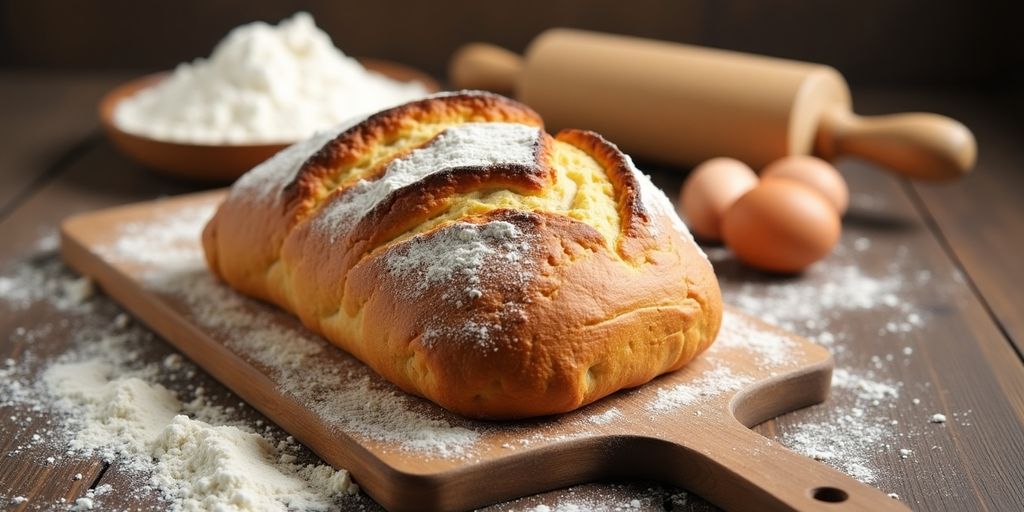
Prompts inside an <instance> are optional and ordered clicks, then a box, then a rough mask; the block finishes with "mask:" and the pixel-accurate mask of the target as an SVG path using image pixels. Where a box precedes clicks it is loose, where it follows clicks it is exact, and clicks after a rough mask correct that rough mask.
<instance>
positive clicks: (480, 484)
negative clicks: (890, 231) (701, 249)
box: [61, 191, 906, 511]
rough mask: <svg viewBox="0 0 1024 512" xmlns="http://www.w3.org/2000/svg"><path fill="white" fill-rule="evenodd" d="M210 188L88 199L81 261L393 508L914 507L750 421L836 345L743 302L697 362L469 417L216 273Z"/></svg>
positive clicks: (820, 368)
mask: <svg viewBox="0 0 1024 512" xmlns="http://www.w3.org/2000/svg"><path fill="white" fill-rule="evenodd" d="M222 197H223V192H222V191H215V192H207V193H201V194H193V195H188V196H181V197H176V198H171V199H163V200H158V201H153V202H148V203H140V204H135V205H129V206H124V207H119V208H112V209H107V210H102V211H98V212H92V213H86V214H82V215H77V216H75V217H72V218H70V219H68V220H67V221H65V223H64V225H63V227H62V233H61V234H62V240H61V250H62V253H63V255H64V259H65V260H66V261H67V262H68V264H69V265H71V266H72V267H74V268H76V269H77V270H78V271H80V272H81V273H83V274H85V275H88V276H90V277H91V278H93V279H94V280H95V281H96V282H97V283H98V284H99V285H100V286H101V287H102V288H103V289H104V290H105V291H106V292H107V293H108V294H109V295H110V296H111V297H113V298H114V299H115V300H117V301H119V302H120V303H121V304H122V305H124V307H126V308H127V309H128V310H129V311H131V312H132V313H133V314H134V315H135V316H136V317H137V318H138V319H140V320H141V321H143V322H145V323H146V324H148V325H149V326H150V327H151V328H152V329H154V330H155V331H156V332H158V333H159V334H160V335H161V336H163V337H164V338H166V339H167V340H168V341H169V342H170V343H172V344H173V345H174V346H175V347H177V348H178V349H179V350H180V351H181V352H183V353H184V354H185V355H187V356H188V357H189V358H191V359H192V360H193V361H195V362H196V363H197V364H198V365H199V366H201V367H202V368H203V369H205V370H206V371H207V372H209V373H210V374H212V375H213V376H214V377H216V378H217V379H218V380H220V381H221V382H222V383H224V384H225V385H226V386H227V387H229V388H231V389H232V390H233V391H234V392H235V393H237V394H238V395H239V396H241V397H242V398H243V399H245V400H246V401H247V402H248V403H249V404H251V405H252V406H253V407H255V408H256V409H258V410H260V411H261V412H262V413H263V414H265V415H266V416H267V417H269V418H270V419H271V420H273V421H274V422H276V423H277V424H279V425H280V426H281V427H283V428H284V429H285V430H287V431H288V432H289V433H291V434H292V435H294V436H295V437H296V438H297V439H298V440H300V441H301V442H302V443H304V444H305V445H307V446H309V447H310V448H311V449H313V451H315V452H316V453H317V454H319V455H320V456H321V457H322V458H323V459H324V460H326V461H327V462H329V463H330V464H332V465H334V466H336V467H342V468H346V469H348V470H349V471H350V472H351V474H352V475H353V477H354V478H355V480H356V481H357V482H358V483H359V485H360V487H361V488H362V489H363V490H364V491H365V492H366V493H367V494H369V495H370V496H371V497H373V498H374V499H375V500H377V501H378V502H380V503H381V504H382V505H383V506H384V507H386V508H388V509H389V510H396V511H403V510H462V509H469V508H473V507H478V506H482V505H487V504H491V503H495V502H499V501H502V500H507V499H511V498H515V497H518V496H523V495H528V494H533V493H538V492H541V491H545V490H550V489H555V488H560V487H565V486H568V485H571V484H575V483H579V482H586V481H594V480H600V479H608V478H626V477H629V478H642V479H652V480H659V481H663V482H667V483H670V484H674V485H678V486H681V487H684V488H686V489H688V490H690V491H693V492H695V493H697V494H699V495H701V496H702V497H704V498H706V499H708V500H710V501H711V502H713V503H715V504H717V505H719V506H722V507H724V508H726V509H731V510H833V509H835V510H871V511H878V510H906V508H905V507H904V506H903V505H902V504H900V503H899V502H897V501H895V500H892V499H889V498H888V497H887V496H886V495H885V494H883V493H881V492H879V491H878V490H876V489H873V488H871V487H868V486H866V485H864V484H861V483H859V482H857V481H855V480H853V479H851V478H849V477H848V476H846V475H844V474H842V473H840V472H838V471H836V470H834V469H831V468H829V467H827V466H824V465H822V464H820V463H817V462H815V461H813V460H811V459H809V458H806V457H803V456H801V455H799V454H796V453H794V452H791V451H789V450H787V449H786V448H784V447H782V446H780V445H779V444H778V443H776V442H773V441H771V440H768V439H766V438H764V437H762V436H760V435H758V434H756V433H754V432H752V431H750V430H749V428H748V427H749V426H752V425H755V424H757V423H760V422H762V421H764V420H766V419H769V418H773V417H775V416H777V415H780V414H783V413H785V412H788V411H792V410H794V409H797V408H800V407H804V406H807V405H810V404H814V403H818V402H821V401H823V400H825V398H826V397H827V395H828V391H829V384H830V379H831V373H832V358H831V356H830V355H829V353H828V352H827V351H826V350H825V349H823V348H821V347H819V346H817V345H815V344H813V343H811V342H809V341H807V340H804V339H802V338H799V337H796V336H793V335H792V334H788V333H785V332H782V331H779V330H777V329H774V328H772V327H770V326H768V325H766V324H763V323H761V322H759V321H757V320H754V319H752V318H749V317H747V316H745V315H743V314H741V313H738V312H736V311H734V310H731V309H730V310H728V311H727V312H726V316H725V321H724V324H723V330H722V333H721V334H720V336H719V339H718V340H717V342H716V344H715V345H714V346H713V347H712V348H711V349H710V350H709V351H708V352H706V353H705V354H703V355H702V356H700V357H699V358H698V359H697V360H695V361H694V362H693V363H691V364H690V365H689V366H687V367H686V368H684V369H683V370H680V371H678V372H675V373H672V374H670V375H666V376H663V377H661V378H659V379H656V380H654V381H652V382H650V383H648V384H646V385H644V386H642V387H640V388H637V389H633V390H628V391H624V392H620V393H617V394H615V395H613V396H611V397H608V398H605V399H603V400H600V401H598V402H597V403H595V404H592V405H590V406H588V407H585V408H583V409H580V410H578V411H574V412H572V413H569V414H564V415H560V416H557V417H547V418H541V419H536V420H530V421H518V422H480V421H471V420H467V419H464V418H461V417H459V416H456V415H454V414H451V413H448V412H447V411H445V410H443V409H441V408H439V407H437V406H435V405H433V404H432V403H430V402H428V401H425V400H422V399H419V398H416V397H412V396H409V395H407V394H404V393H402V392H401V391H399V390H397V388H395V387H393V386H391V385H390V384H388V383H387V382H386V381H383V379H381V378H379V377H377V376H376V374H374V373H373V371H372V370H370V369H369V368H367V367H366V366H364V365H362V364H361V363H359V362H358V361H357V360H355V359H353V358H352V357H351V356H349V355H347V354H346V353H344V352H343V351H341V350H339V349H336V348H334V347H333V346H331V345H329V344H327V343H326V342H324V341H323V340H322V339H320V338H318V337H316V336H315V335H313V334H312V333H310V332H309V331H307V330H305V329H304V328H302V327H301V325H299V324H298V323H297V322H296V321H295V320H294V319H293V318H292V317H291V316H290V315H288V314H286V313H284V312H282V311H280V310H277V309H275V308H273V307H271V306H268V305H265V304H263V303H260V302H257V301H254V300H251V299H248V298H246V297H243V296H241V295H239V294H237V293H235V292H234V291H233V290H231V289H229V288H227V287H225V286H224V285H222V284H220V283H219V282H217V281H216V280H214V279H213V278H212V277H211V276H210V275H209V274H208V273H207V272H206V269H205V267H204V265H203V261H202V252H201V249H200V245H199V233H200V230H201V229H202V226H203V225H204V223H205V220H206V219H207V218H208V217H209V215H210V214H211V213H212V211H213V209H214V208H215V206H216V205H217V204H218V203H219V201H220V200H221V198H222Z"/></svg>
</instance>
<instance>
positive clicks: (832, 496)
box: [811, 487, 850, 503]
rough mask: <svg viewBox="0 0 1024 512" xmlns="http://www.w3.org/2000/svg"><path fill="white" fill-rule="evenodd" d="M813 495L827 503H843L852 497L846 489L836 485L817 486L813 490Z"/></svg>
mask: <svg viewBox="0 0 1024 512" xmlns="http://www.w3.org/2000/svg"><path fill="white" fill-rule="evenodd" d="M811 496H813V497H814V499H816V500H818V501H824V502H826V503H842V502H844V501H846V500H847V499H848V498H849V497H850V495H849V494H846V491H844V490H842V489H837V488H835V487H817V488H815V489H813V490H811Z"/></svg>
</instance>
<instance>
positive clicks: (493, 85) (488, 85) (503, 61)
mask: <svg viewBox="0 0 1024 512" xmlns="http://www.w3.org/2000/svg"><path fill="white" fill-rule="evenodd" d="M522 71H523V58H522V57H521V56H519V55H518V54H516V53H513V52H510V51H508V50H506V49H504V48H501V47H499V46H494V45H491V44H486V43H470V44H467V45H465V46H463V47H462V48H459V49H458V50H457V51H456V52H455V55H453V56H452V59H451V62H450V64H449V65H448V81H449V82H450V83H451V85H452V86H453V87H454V88H456V89H483V90H486V91H492V92H496V93H498V94H504V95H506V96H512V95H514V94H515V89H516V82H517V81H518V80H519V75H520V74H521V73H522Z"/></svg>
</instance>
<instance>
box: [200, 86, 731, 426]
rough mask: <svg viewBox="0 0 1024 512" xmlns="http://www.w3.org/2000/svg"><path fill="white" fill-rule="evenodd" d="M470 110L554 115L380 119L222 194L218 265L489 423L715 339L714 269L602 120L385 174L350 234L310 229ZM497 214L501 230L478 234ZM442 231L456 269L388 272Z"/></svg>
mask: <svg viewBox="0 0 1024 512" xmlns="http://www.w3.org/2000/svg"><path fill="white" fill-rule="evenodd" d="M474 122H488V123H490V122H499V123H509V122H511V123H517V124H520V125H529V126H536V127H540V126H541V125H542V124H541V120H540V118H539V117H538V116H537V115H536V114H535V113H534V112H532V111H531V110H529V108H527V107H525V106H523V105H521V104H519V103H516V102H514V101H512V100H508V99H506V98H502V97H499V96H495V95H491V94H479V93H472V94H451V95H443V96H439V97H433V98H428V99H426V100H422V101H419V102H414V103H411V104H407V105H404V106H401V107H397V108H395V109H391V110H388V111H385V112H382V113H380V114H376V115H374V116H371V117H370V118H368V119H367V120H365V121H363V122H362V123H359V124H357V125H355V126H353V127H351V128H349V129H348V130H345V131H344V132H342V133H341V134H339V135H337V136H336V137H334V138H333V139H331V140H330V141H329V142H327V143H326V144H324V145H323V147H321V148H319V150H316V151H315V152H313V154H312V156H310V157H308V158H306V159H305V161H304V162H303V163H301V164H298V167H297V169H296V171H295V172H294V173H293V174H292V175H290V176H289V175H283V176H284V177H285V179H286V181H284V182H282V183H281V188H280V189H279V190H280V192H279V193H275V194H242V193H237V194H236V193H232V194H231V195H229V198H228V199H227V200H226V202H225V203H224V204H223V205H222V206H221V208H220V209H219V211H218V212H217V214H216V215H215V217H214V218H213V219H212V220H211V221H210V224H209V225H208V226H207V228H206V230H205V231H204V236H203V245H204V249H205V251H206V254H207V260H208V262H209V264H210V268H211V270H213V272H214V273H216V274H218V275H219V276H220V277H221V278H222V279H224V280H225V281H226V282H227V283H228V284H230V285H232V286H234V287H235V288H237V289H239V290H240V291H242V292H243V293H246V294H249V295H252V296H254V297H257V298H261V299H264V300H268V301H270V302H273V303H276V304H278V305H279V306H281V307H282V308H284V309H287V310H289V311H291V312H293V313H294V314H296V315H297V316H298V317H299V318H300V319H301V320H302V322H303V323H304V324H305V325H306V326H308V327H309V328H311V329H313V330H315V331H316V332H318V333H320V334H322V335H324V336H325V337H326V338H327V339H328V340H330V341H331V342H332V343H334V344H336V345H338V346H339V347H341V348H343V349H345V350H346V351H349V352H350V353H352V354H353V355H355V356H356V357H357V358H359V359H360V360H362V361H363V362H365V363H366V364H368V365H369V366H370V367H372V368H373V369H374V370H376V371H377V372H378V373H380V374H382V375H383V376H384V377H385V378H387V379H388V380H390V381H391V382H393V383H395V384H396V385H398V386H399V387H401V388H402V389H404V390H406V391H408V392H410V393H414V394H418V395H421V396H424V397H426V398H429V399H431V400H433V401H434V402H436V403H438V404H440V405H442V406H444V407H446V408H448V409H450V410H453V411H456V412H459V413H461V414H464V415H467V416H472V417H477V418H491V419H502V418H521V417H529V416H537V415H544V414H552V413H559V412H565V411H569V410H572V409H575V408H577V407H580V406H582V405H585V404H587V403H590V402H592V401H594V400H597V399H599V398H601V397H603V396H606V395H608V394H610V393H613V392H615V391H617V390H619V389H623V388H626V387H631V386H636V385H640V384H642V383H644V382H647V381H648V380H650V379H652V378H654V377H655V376H657V375H659V374H661V373H664V372H666V371H672V370H675V369H678V368H680V367H681V366H683V365H684V364H686V363H687V362H688V361H689V360H690V359H692V358H693V357H694V356H695V355H696V354H698V353H700V352H701V351H703V350H704V349H706V348H707V347H708V346H709V345H710V344H711V342H712V341H713V339H714V336H715V335H716V333H717V331H718V327H719V324H720V321H721V310H722V305H721V296H720V292H719V290H718V285H717V281H716V280H715V278H714V274H713V271H712V270H711V266H710V264H709V263H708V262H707V260H706V259H705V258H703V257H702V255H701V253H700V252H699V249H698V248H697V247H696V245H695V244H694V243H693V242H692V240H691V239H689V238H688V237H686V236H684V235H685V234H684V233H680V232H679V231H677V230H676V229H675V228H674V227H673V223H672V220H671V219H670V218H668V217H667V216H666V214H665V212H664V211H662V210H664V208H653V209H652V208H649V207H648V206H646V205H647V204H651V203H648V202H646V201H645V199H646V200H647V201H649V200H651V198H645V196H644V195H643V194H644V191H645V190H649V189H648V188H646V187H652V186H651V185H650V184H649V183H646V182H643V183H641V181H640V180H646V179H647V178H646V177H644V176H643V175H641V174H640V173H639V172H638V171H636V169H635V168H634V167H633V165H632V162H631V161H630V160H629V158H628V157H626V156H625V155H623V154H622V153H621V152H620V151H619V150H618V148H616V147H615V146H614V145H613V144H611V143H609V142H608V141H606V140H605V139H603V138H602V137H601V136H600V135H597V134H596V133H593V132H587V131H582V130H566V131H563V132H561V133H559V134H558V135H557V137H551V136H549V135H547V134H546V133H544V132H543V130H540V131H539V132H538V136H537V139H536V140H535V141H534V142H533V146H532V150H533V155H534V158H533V164H531V165H526V164H523V163H517V162H502V161H494V162H490V163H486V164H481V165H469V166H453V167H447V168H443V167H442V168H439V169H433V172H428V173H426V174H424V175H422V176H418V179H415V180H413V182H412V183H406V182H399V185H400V186H397V188H393V189H391V188H382V189H381V190H383V192H381V193H382V194H384V195H383V196H381V197H380V198H379V199H378V200H376V202H372V201H371V202H369V203H367V207H366V208H367V209H366V211H365V212H363V211H360V210H359V209H358V208H355V209H353V210H351V211H352V212H357V213H358V214H357V215H356V214H353V215H355V217H354V218H352V219H346V221H345V222H349V221H351V224H345V226H346V227H345V229H344V230H342V231H333V232H332V231H330V230H325V229H323V226H322V225H319V226H318V221H320V220H321V219H320V218H321V217H323V216H325V215H327V213H328V212H329V211H330V209H331V208H333V207H335V206H339V205H341V206H345V205H346V204H347V202H350V201H353V199H352V197H350V196H351V195H352V194H356V193H359V191H357V190H356V186H357V184H360V183H361V184H360V185H359V186H361V187H367V186H370V185H367V183H370V184H372V183H374V182H375V181H378V180H383V179H386V178H385V176H386V174H387V172H388V171H387V170H388V168H389V165H390V164H391V163H392V162H395V161H397V160H398V159H404V158H408V157H410V155H412V154H413V152H415V151H416V150H418V149H423V150H426V149H427V148H430V147H431V145H432V144H434V143H436V141H437V140H438V138H439V137H440V135H441V134H442V133H444V132H445V130H446V129H447V128H450V127H453V126H459V125H463V124H466V123H474ZM401 183H405V184H404V185H401ZM385 185H387V184H385ZM387 186H388V187H390V186H391V185H387ZM382 187H384V185H382ZM363 192H365V190H364V191H363ZM341 211H342V212H343V213H344V212H348V211H349V210H345V209H342V210H341ZM495 226H497V227H501V228H502V231H501V233H504V234H503V235H501V236H497V237H490V238H489V237H487V236H485V234H486V233H487V229H488V227H495ZM455 229H459V230H463V232H464V233H463V235H464V236H463V235H459V236H454V235H453V233H455V232H454V231H452V230H455ZM513 235H514V237H513ZM509 237H512V238H509ZM432 243H433V244H441V245H438V247H437V248H436V250H437V251H438V252H437V259H438V260H442V259H443V257H445V256H446V255H449V254H455V255H456V256H459V258H461V259H458V258H456V259H455V260H453V261H459V262H461V263H459V264H460V265H463V267H460V268H458V269H456V270H458V271H459V272H456V273H452V276H453V277H451V278H450V279H448V280H447V281H442V282H441V283H442V284H440V285H438V284H432V283H433V281H430V282H427V284H428V285H429V286H428V288H429V293H414V290H419V289H421V288H422V287H423V286H424V281H422V278H420V280H417V279H418V278H417V277H416V276H417V275H420V274H417V273H416V272H414V273H413V274H408V275H407V274H402V275H397V274H395V273H394V270H393V269H394V263H393V262H392V259H393V258H395V257H398V255H401V254H407V253H408V252H409V251H410V250H412V249H413V247H414V246H415V247H417V248H418V249H422V248H423V247H428V248H429V247H431V246H430V244H432ZM459 251H462V252H459ZM429 254H431V253H428V255H429ZM512 256H514V257H512ZM389 262H390V263H389ZM449 270H450V269H445V268H440V271H441V272H442V273H444V272H448V271H449ZM419 271H420V270H417V272H419ZM432 271H438V269H436V268H435V269H432ZM283 342H286V341H283Z"/></svg>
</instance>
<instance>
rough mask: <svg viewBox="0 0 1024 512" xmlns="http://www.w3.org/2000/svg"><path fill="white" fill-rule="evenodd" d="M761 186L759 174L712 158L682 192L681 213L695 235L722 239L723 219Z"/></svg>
mask: <svg viewBox="0 0 1024 512" xmlns="http://www.w3.org/2000/svg"><path fill="white" fill-rule="evenodd" d="M755 186H757V174H755V173H754V171H753V170H751V169H750V167H748V166H747V164H744V163H743V162H740V161H739V160H734V159H732V158H712V159H711V160H708V161H706V162H704V163H702V164H700V165H698V166H697V167H696V168H695V169H694V170H693V172H691V173H690V176H689V177H688V178H686V182H685V183H683V188H682V189H680V191H679V213H680V214H681V215H682V216H683V218H684V219H686V223H687V224H688V225H689V226H690V230H691V231H693V234H694V235H697V236H698V237H700V238H703V239H706V240H718V239H720V238H721V236H722V235H721V232H722V231H721V223H722V215H723V214H725V211H726V210H728V209H729V207H730V206H732V203H733V202H735V201H736V200H737V199H739V197H740V196H742V195H743V194H745V193H747V191H749V190H750V189H752V188H754V187H755Z"/></svg>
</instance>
